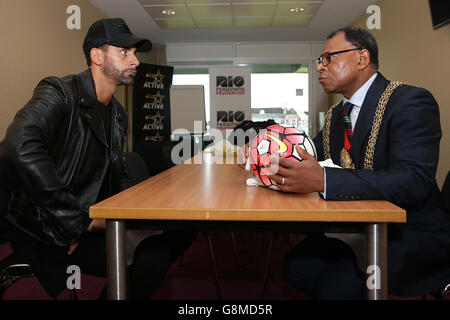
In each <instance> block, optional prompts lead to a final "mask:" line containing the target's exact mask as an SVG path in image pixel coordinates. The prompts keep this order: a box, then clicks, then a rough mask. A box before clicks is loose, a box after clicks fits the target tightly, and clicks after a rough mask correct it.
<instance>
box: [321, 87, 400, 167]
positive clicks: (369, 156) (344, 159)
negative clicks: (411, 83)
mask: <svg viewBox="0 0 450 320" xmlns="http://www.w3.org/2000/svg"><path fill="white" fill-rule="evenodd" d="M402 85H406V83H404V82H400V81H391V82H390V83H389V85H388V86H387V87H386V89H385V90H384V92H383V94H382V95H381V97H380V100H379V101H378V106H377V109H376V111H375V116H374V118H373V123H372V130H371V132H370V137H369V141H368V144H367V149H366V154H365V157H364V167H363V168H364V169H365V170H373V156H374V154H375V145H376V143H377V138H378V133H379V131H380V126H381V122H382V121H383V116H384V112H385V110H386V105H387V103H388V101H389V98H390V97H391V95H392V93H393V92H394V90H395V89H396V88H397V87H398V86H402ZM338 104H339V103H338ZM338 104H335V105H334V106H332V107H331V108H330V109H329V110H328V112H327V114H326V116H325V121H324V126H323V131H322V134H323V135H322V137H323V148H324V156H325V159H331V155H330V125H331V117H332V115H333V109H334V108H335V107H336V106H337V105H338ZM341 166H342V167H343V168H347V169H355V165H354V163H353V161H352V158H351V156H350V154H349V153H348V151H347V150H345V148H342V151H341Z"/></svg>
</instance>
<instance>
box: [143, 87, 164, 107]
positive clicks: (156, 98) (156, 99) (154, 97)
mask: <svg viewBox="0 0 450 320" xmlns="http://www.w3.org/2000/svg"><path fill="white" fill-rule="evenodd" d="M165 97H166V96H163V95H161V92H160V91H159V90H158V92H156V95H152V94H147V95H146V96H145V99H152V100H153V101H152V102H151V103H154V104H162V103H163V100H164V98H165Z"/></svg>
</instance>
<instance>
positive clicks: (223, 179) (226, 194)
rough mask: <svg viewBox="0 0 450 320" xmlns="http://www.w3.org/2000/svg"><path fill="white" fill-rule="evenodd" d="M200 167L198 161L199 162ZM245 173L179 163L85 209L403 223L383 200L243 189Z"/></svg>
mask: <svg viewBox="0 0 450 320" xmlns="http://www.w3.org/2000/svg"><path fill="white" fill-rule="evenodd" d="M198 162H199V161H198ZM200 162H201V161H200ZM250 176H251V173H250V172H248V171H245V170H244V169H242V168H241V167H239V166H238V165H236V164H217V163H215V161H211V160H209V161H208V160H205V161H203V163H202V164H180V165H177V166H175V167H172V168H171V169H169V170H166V171H164V172H162V173H160V174H158V175H156V176H154V177H151V178H149V179H147V180H145V181H143V182H141V183H140V184H137V185H135V186H133V187H131V188H129V189H127V190H125V191H123V192H121V193H118V194H116V195H114V196H112V197H110V198H108V199H106V200H104V201H102V202H100V203H97V204H96V205H94V206H92V207H91V208H90V217H91V218H106V219H152V220H205V221H297V222H299V221H303V222H405V221H406V212H405V210H403V209H401V208H399V207H397V206H395V205H393V204H391V203H389V202H387V201H375V200H365V201H330V200H323V199H321V198H320V197H319V196H318V194H317V193H311V194H304V195H299V194H289V193H283V192H280V191H275V190H272V189H269V188H264V187H248V186H246V179H247V178H249V177H250Z"/></svg>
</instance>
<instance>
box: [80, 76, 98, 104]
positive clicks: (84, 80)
mask: <svg viewBox="0 0 450 320" xmlns="http://www.w3.org/2000/svg"><path fill="white" fill-rule="evenodd" d="M76 79H77V84H78V90H79V91H78V92H79V95H78V105H82V106H85V107H89V108H92V107H93V106H94V105H95V104H96V103H97V92H96V91H95V83H94V79H93V78H92V74H91V70H90V69H87V70H85V71H83V72H82V73H80V74H78V75H77V76H76Z"/></svg>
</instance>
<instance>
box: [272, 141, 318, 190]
mask: <svg viewBox="0 0 450 320" xmlns="http://www.w3.org/2000/svg"><path fill="white" fill-rule="evenodd" d="M295 148H296V150H297V152H298V154H299V156H300V157H301V158H302V159H303V161H300V162H297V161H293V160H289V159H285V158H279V157H273V156H272V157H271V160H272V163H271V164H270V165H269V167H270V168H271V169H272V170H274V172H276V174H274V175H273V176H271V179H272V180H273V181H275V183H276V184H277V185H278V188H279V189H280V190H281V191H283V192H294V193H310V192H323V191H324V172H323V168H322V167H321V166H320V165H319V163H318V162H317V160H316V158H314V156H312V155H310V154H309V153H308V152H307V151H306V150H304V149H302V148H300V147H299V146H298V145H295Z"/></svg>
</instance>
